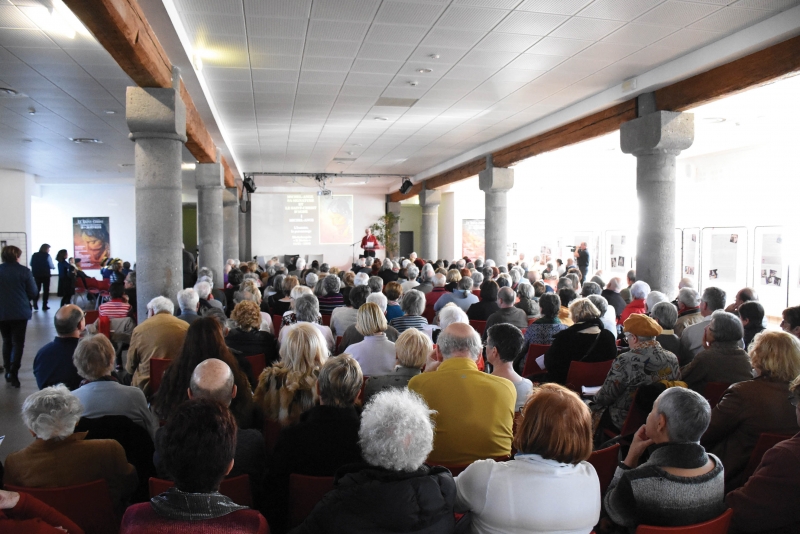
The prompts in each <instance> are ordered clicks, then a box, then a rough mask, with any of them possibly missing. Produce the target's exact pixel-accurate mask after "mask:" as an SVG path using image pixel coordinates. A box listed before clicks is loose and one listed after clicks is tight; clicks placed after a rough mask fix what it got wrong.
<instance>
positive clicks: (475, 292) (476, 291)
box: [472, 289, 481, 298]
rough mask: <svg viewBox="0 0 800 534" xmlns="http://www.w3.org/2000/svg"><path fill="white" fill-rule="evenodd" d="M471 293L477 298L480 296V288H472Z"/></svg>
mask: <svg viewBox="0 0 800 534" xmlns="http://www.w3.org/2000/svg"><path fill="white" fill-rule="evenodd" d="M472 294H473V295H475V296H476V297H478V298H481V290H480V289H473V290H472Z"/></svg>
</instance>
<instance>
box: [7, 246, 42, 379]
mask: <svg viewBox="0 0 800 534" xmlns="http://www.w3.org/2000/svg"><path fill="white" fill-rule="evenodd" d="M21 255H22V251H21V250H20V249H19V248H18V247H15V246H13V245H8V246H6V247H3V250H2V253H0V257H1V258H2V261H3V263H2V264H0V335H2V337H3V366H4V369H5V371H6V382H9V383H11V385H12V386H13V387H15V388H18V387H19V386H20V383H19V378H18V377H17V374H18V372H19V366H20V362H21V361H22V350H23V349H24V348H25V332H26V330H27V329H28V321H30V319H31V316H32V312H31V301H32V300H33V299H34V298H36V283H35V282H34V281H33V274H32V273H31V270H30V269H28V268H27V267H25V266H24V265H20V264H19V257H20V256H21Z"/></svg>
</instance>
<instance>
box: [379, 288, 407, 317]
mask: <svg viewBox="0 0 800 534" xmlns="http://www.w3.org/2000/svg"><path fill="white" fill-rule="evenodd" d="M383 294H384V295H386V300H387V302H386V320H387V321H391V320H392V319H394V318H395V317H402V316H403V308H402V307H401V306H400V298H401V297H402V296H403V287H402V286H401V285H400V284H399V283H398V282H389V283H388V284H386V286H385V287H384V288H383Z"/></svg>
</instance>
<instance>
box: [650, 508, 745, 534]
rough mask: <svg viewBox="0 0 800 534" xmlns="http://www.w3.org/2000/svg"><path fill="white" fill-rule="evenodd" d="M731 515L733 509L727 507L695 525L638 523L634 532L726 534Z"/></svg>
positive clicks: (651, 533)
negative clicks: (674, 525)
mask: <svg viewBox="0 0 800 534" xmlns="http://www.w3.org/2000/svg"><path fill="white" fill-rule="evenodd" d="M732 516H733V510H731V509H730V508H729V509H727V510H725V513H724V514H722V515H721V516H719V517H717V518H716V519H712V520H711V521H706V522H705V523H697V524H696V525H687V526H685V527H651V526H648V525H639V526H638V527H636V534H728V528H729V527H730V525H731V517H732Z"/></svg>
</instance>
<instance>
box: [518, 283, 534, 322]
mask: <svg viewBox="0 0 800 534" xmlns="http://www.w3.org/2000/svg"><path fill="white" fill-rule="evenodd" d="M517 296H518V297H519V302H517V303H516V304H514V307H516V308H519V309H520V310H522V311H524V312H525V314H526V315H527V316H528V319H532V318H534V317H536V316H537V315H539V312H540V310H539V302H538V300H539V299H537V298H536V290H535V289H534V288H533V285H531V284H527V283H523V284H519V285H518V286H517Z"/></svg>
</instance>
